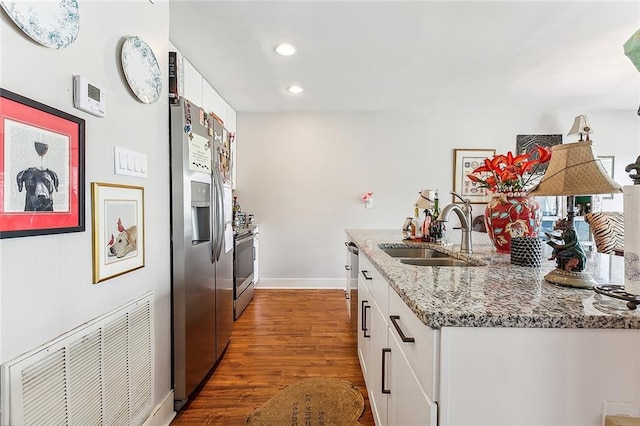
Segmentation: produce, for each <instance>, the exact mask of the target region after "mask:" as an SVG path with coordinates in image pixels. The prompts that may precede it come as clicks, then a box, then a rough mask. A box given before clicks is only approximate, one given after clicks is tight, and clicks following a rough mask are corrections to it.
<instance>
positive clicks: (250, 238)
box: [236, 234, 253, 245]
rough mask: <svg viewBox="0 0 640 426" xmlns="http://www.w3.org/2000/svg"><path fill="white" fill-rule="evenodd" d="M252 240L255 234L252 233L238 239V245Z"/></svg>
mask: <svg viewBox="0 0 640 426" xmlns="http://www.w3.org/2000/svg"><path fill="white" fill-rule="evenodd" d="M250 240H253V234H251V235H249V236H246V237H242V238H241V239H239V240H236V245H238V244H242V243H245V242H247V241H250Z"/></svg>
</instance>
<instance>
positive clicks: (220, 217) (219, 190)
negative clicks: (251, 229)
mask: <svg viewBox="0 0 640 426" xmlns="http://www.w3.org/2000/svg"><path fill="white" fill-rule="evenodd" d="M213 173H214V182H215V184H216V195H217V197H216V203H215V205H216V220H217V222H218V223H217V224H216V225H217V226H216V228H217V241H216V253H215V260H216V261H218V260H219V259H220V255H221V254H222V247H223V244H224V232H225V229H224V228H225V227H224V198H223V197H224V194H223V191H224V188H223V187H222V179H221V177H220V173H219V172H218V170H214V172H213Z"/></svg>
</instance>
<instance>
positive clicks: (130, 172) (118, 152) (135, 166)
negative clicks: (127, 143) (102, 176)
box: [113, 146, 147, 178]
mask: <svg viewBox="0 0 640 426" xmlns="http://www.w3.org/2000/svg"><path fill="white" fill-rule="evenodd" d="M113 166H114V167H113V169H114V170H113V171H114V173H115V174H117V175H127V176H136V177H142V178H146V177H147V154H144V153H142V152H136V151H131V150H130V149H125V148H121V147H119V146H114V150H113Z"/></svg>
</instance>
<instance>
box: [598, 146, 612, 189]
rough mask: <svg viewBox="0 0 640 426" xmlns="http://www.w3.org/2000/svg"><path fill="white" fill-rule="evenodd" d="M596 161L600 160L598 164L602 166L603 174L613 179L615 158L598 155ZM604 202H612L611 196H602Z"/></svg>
mask: <svg viewBox="0 0 640 426" xmlns="http://www.w3.org/2000/svg"><path fill="white" fill-rule="evenodd" d="M598 160H600V164H602V168H603V169H604V171H605V172H607V174H608V175H609V176H610V177H611V179H613V166H614V160H615V157H614V156H613V155H598ZM602 198H603V199H605V200H612V199H613V194H605V195H603V196H602Z"/></svg>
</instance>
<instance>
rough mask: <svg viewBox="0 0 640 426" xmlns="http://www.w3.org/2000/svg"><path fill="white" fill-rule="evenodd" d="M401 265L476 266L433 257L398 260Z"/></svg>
mask: <svg viewBox="0 0 640 426" xmlns="http://www.w3.org/2000/svg"><path fill="white" fill-rule="evenodd" d="M398 260H399V261H400V263H404V264H405V265H416V266H475V265H473V264H471V263H468V262H465V261H464V260H460V259H456V258H454V257H445V258H442V257H431V258H422V259H398Z"/></svg>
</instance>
